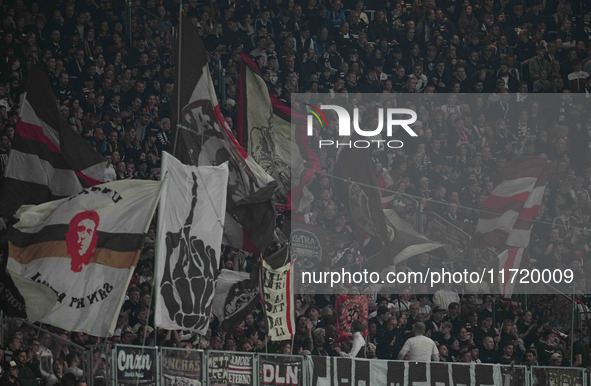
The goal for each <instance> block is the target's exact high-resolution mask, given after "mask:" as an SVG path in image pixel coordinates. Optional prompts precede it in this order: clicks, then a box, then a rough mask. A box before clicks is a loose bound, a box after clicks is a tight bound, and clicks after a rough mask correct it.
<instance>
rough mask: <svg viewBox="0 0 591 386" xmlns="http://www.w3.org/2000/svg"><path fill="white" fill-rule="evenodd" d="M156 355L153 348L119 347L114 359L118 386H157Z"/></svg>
mask: <svg viewBox="0 0 591 386" xmlns="http://www.w3.org/2000/svg"><path fill="white" fill-rule="evenodd" d="M156 354H157V353H156V349H155V348H151V347H127V346H117V348H116V350H115V358H114V360H115V364H116V366H117V385H118V386H128V385H129V386H132V385H155V384H156V361H157V360H158V357H157V355H156Z"/></svg>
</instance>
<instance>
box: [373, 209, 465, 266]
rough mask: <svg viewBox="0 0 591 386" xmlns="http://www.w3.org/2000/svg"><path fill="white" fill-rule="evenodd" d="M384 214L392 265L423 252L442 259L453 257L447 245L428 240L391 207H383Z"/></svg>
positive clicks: (447, 259) (446, 259)
mask: <svg viewBox="0 0 591 386" xmlns="http://www.w3.org/2000/svg"><path fill="white" fill-rule="evenodd" d="M384 215H385V216H386V220H387V224H388V230H389V233H390V235H391V236H390V237H391V241H390V253H391V256H392V257H393V259H392V264H393V265H396V264H398V263H400V262H402V261H405V260H408V259H409V258H411V257H413V256H417V255H420V254H423V253H430V254H436V255H439V256H440V257H441V258H442V259H443V261H449V260H450V259H451V258H452V257H453V255H454V253H453V250H452V248H451V247H450V246H449V245H446V244H442V243H438V242H435V241H431V240H429V239H428V238H427V237H426V236H425V235H423V234H420V233H419V232H417V231H416V230H414V228H413V227H412V226H410V225H409V224H408V223H407V222H406V221H404V220H403V219H402V218H400V216H398V213H396V211H394V210H393V209H384Z"/></svg>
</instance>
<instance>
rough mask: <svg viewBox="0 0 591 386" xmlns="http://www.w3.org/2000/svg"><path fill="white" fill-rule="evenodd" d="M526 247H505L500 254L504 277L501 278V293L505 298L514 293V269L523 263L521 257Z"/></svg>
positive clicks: (501, 269)
mask: <svg viewBox="0 0 591 386" xmlns="http://www.w3.org/2000/svg"><path fill="white" fill-rule="evenodd" d="M523 249H524V248H509V249H505V250H504V251H503V252H501V253H500V254H499V272H501V271H502V272H503V273H502V278H501V279H500V280H499V286H500V291H501V295H502V296H503V297H504V298H510V297H511V295H513V289H514V288H515V281H514V280H511V278H512V276H514V272H515V271H511V270H512V269H519V266H520V265H521V258H522V257H523Z"/></svg>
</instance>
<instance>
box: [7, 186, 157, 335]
mask: <svg viewBox="0 0 591 386" xmlns="http://www.w3.org/2000/svg"><path fill="white" fill-rule="evenodd" d="M160 188H161V183H160V182H157V181H143V180H122V181H114V182H109V183H106V184H103V185H98V186H94V187H90V188H86V189H84V190H83V191H82V192H80V193H79V194H77V195H75V196H72V197H69V198H64V199H61V200H57V201H51V202H48V203H45V204H41V205H37V206H27V207H25V206H23V207H21V209H20V210H19V211H18V212H17V213H16V217H17V218H19V219H20V221H19V222H18V223H17V224H16V225H15V226H14V228H13V229H12V230H11V231H10V232H9V235H8V241H9V259H8V266H7V269H8V271H9V272H10V274H11V276H12V279H13V280H14V282H15V284H16V286H17V287H18V289H19V291H20V293H21V294H22V295H23V298H24V299H25V304H26V309H27V315H28V318H29V320H31V321H37V322H41V323H47V324H51V325H53V326H56V327H59V328H63V329H65V330H68V331H80V332H85V333H88V334H90V335H94V336H106V335H109V334H112V333H113V331H114V329H115V324H116V322H117V315H118V313H119V309H120V308H121V303H122V302H123V299H124V296H125V291H126V290H127V286H128V283H129V280H130V278H131V275H132V274H133V271H134V268H135V266H136V264H137V261H138V259H139V256H140V252H141V249H142V246H143V243H144V234H145V233H146V232H147V229H148V225H149V223H150V220H151V219H152V215H153V214H154V210H155V207H156V203H157V199H158V194H159V192H160Z"/></svg>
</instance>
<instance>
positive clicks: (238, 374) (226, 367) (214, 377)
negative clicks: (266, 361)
mask: <svg viewBox="0 0 591 386" xmlns="http://www.w3.org/2000/svg"><path fill="white" fill-rule="evenodd" d="M208 357H209V364H208V366H209V373H208V374H209V375H208V377H209V379H208V385H211V386H242V385H245V386H246V385H253V384H254V379H253V374H254V370H253V366H254V357H253V355H251V354H230V353H221V352H212V351H210V352H209V353H208Z"/></svg>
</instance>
